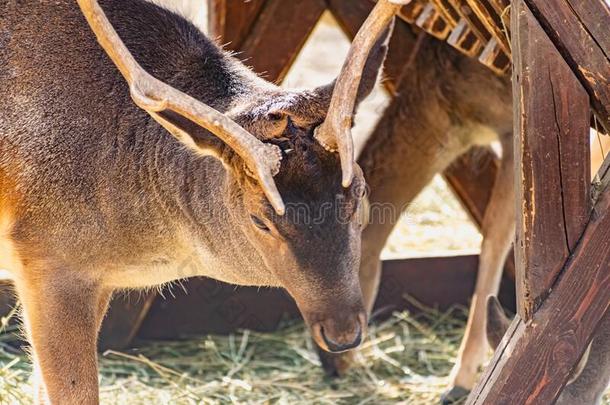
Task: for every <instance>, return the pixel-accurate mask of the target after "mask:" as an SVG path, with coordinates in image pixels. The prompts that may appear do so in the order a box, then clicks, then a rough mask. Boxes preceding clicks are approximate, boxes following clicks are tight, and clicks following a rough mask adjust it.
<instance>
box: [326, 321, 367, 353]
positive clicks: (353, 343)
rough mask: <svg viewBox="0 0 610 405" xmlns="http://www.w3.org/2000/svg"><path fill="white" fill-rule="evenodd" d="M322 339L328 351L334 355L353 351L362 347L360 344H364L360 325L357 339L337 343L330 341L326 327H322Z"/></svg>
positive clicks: (356, 335)
mask: <svg viewBox="0 0 610 405" xmlns="http://www.w3.org/2000/svg"><path fill="white" fill-rule="evenodd" d="M322 339H324V343H326V346H327V347H328V351H330V352H332V353H340V352H344V351H346V350H349V349H353V348H355V347H358V346H359V345H360V343H361V342H362V330H361V328H360V325H358V326H357V331H356V334H355V337H353V338H350V339H349V340H345V341H343V342H335V341H334V340H332V339H329V338H328V336H326V333H325V331H324V327H322ZM342 340H343V339H342Z"/></svg>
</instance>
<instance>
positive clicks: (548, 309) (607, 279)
mask: <svg viewBox="0 0 610 405" xmlns="http://www.w3.org/2000/svg"><path fill="white" fill-rule="evenodd" d="M513 11H516V10H515V8H513ZM515 14H516V13H515ZM513 49H514V48H513ZM603 184H604V185H603V192H602V194H601V196H600V199H599V200H598V202H597V203H596V205H595V208H594V210H593V212H592V215H591V220H590V222H589V224H588V225H587V228H586V230H585V232H584V234H583V236H582V238H581V240H580V241H579V243H578V245H577V247H576V249H575V251H574V254H573V256H572V257H571V259H570V260H569V261H568V262H567V263H566V266H565V268H564V270H563V272H562V276H561V278H560V279H559V281H558V282H557V283H556V284H555V286H554V287H553V291H552V292H551V294H550V295H549V297H548V298H547V299H546V300H545V301H544V302H543V304H542V306H541V307H540V309H539V310H538V311H537V312H536V313H535V314H534V317H533V318H532V319H531V320H530V321H529V322H525V321H523V320H522V319H521V318H520V317H517V318H516V319H515V320H514V321H513V324H512V325H511V328H510V329H509V331H508V332H507V334H506V335H505V337H504V339H503V342H502V344H501V345H500V347H499V348H498V349H497V350H496V353H495V355H494V358H493V360H492V362H491V363H490V365H489V366H488V367H487V369H486V371H485V373H484V374H483V376H482V378H481V380H480V382H479V384H478V386H477V387H476V388H475V389H474V390H473V391H472V393H471V394H470V396H469V398H468V401H467V403H468V404H489V405H502V404H507V405H509V404H540V405H546V404H552V403H554V401H555V400H556V399H557V397H558V395H559V393H560V392H561V389H562V388H563V386H564V385H565V384H566V383H567V381H568V379H569V377H570V374H571V372H572V371H573V369H574V367H575V365H576V363H577V362H578V360H579V359H580V357H581V356H582V354H583V353H584V351H585V349H586V347H587V345H588V344H589V342H590V340H591V338H592V335H593V333H594V331H595V328H596V326H597V325H598V323H599V322H600V321H601V319H602V317H603V316H605V315H604V314H606V313H607V312H608V311H609V310H610V178H608V176H606V178H604V180H603Z"/></svg>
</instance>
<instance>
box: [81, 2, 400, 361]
mask: <svg viewBox="0 0 610 405" xmlns="http://www.w3.org/2000/svg"><path fill="white" fill-rule="evenodd" d="M78 3H79V5H80V7H81V10H82V11H83V14H84V15H85V17H86V18H87V21H88V22H89V25H90V26H91V28H92V29H93V31H94V32H95V34H96V36H97V38H98V41H99V42H100V44H101V45H102V47H103V48H104V49H105V51H106V52H107V54H108V55H109V56H110V58H111V59H112V60H113V62H114V63H115V65H116V66H117V67H118V69H119V70H120V71H121V73H122V74H123V76H124V77H125V79H126V80H127V82H128V83H129V86H130V90H131V95H132V98H133V99H134V101H135V103H136V104H137V105H138V106H140V107H141V108H143V109H144V110H146V111H147V112H148V113H149V114H150V115H151V116H152V117H153V118H154V119H155V120H156V121H158V122H159V123H160V124H161V125H163V127H165V128H166V129H167V130H168V131H169V132H170V133H171V134H172V135H174V136H175V137H176V138H178V139H179V140H180V141H182V142H183V143H184V144H186V145H188V146H189V147H191V148H192V149H194V150H195V151H197V152H198V153H203V154H207V155H213V156H215V157H216V158H218V159H219V160H220V161H221V162H222V163H223V165H224V166H225V168H226V170H227V172H228V174H229V176H228V177H227V178H228V180H227V181H226V182H225V187H224V189H223V190H222V191H219V192H222V193H224V195H225V198H224V205H225V206H226V208H227V212H228V213H229V215H230V217H231V219H230V222H231V223H232V224H233V226H234V227H236V228H238V232H239V234H240V235H241V236H243V237H244V238H245V240H246V241H247V246H246V245H245V246H244V249H250V248H252V249H253V250H254V251H255V254H254V256H257V257H258V258H259V259H260V261H261V262H262V264H263V266H264V267H265V269H266V271H267V272H268V273H269V274H270V279H271V280H273V281H272V282H269V283H270V284H271V283H272V284H277V285H280V286H283V287H285V288H286V289H287V290H288V292H289V293H290V294H291V295H292V296H293V297H294V298H295V300H296V302H297V305H298V307H299V308H300V310H301V312H302V314H303V316H304V318H305V321H306V322H307V324H308V325H309V326H310V328H311V329H312V333H313V336H314V338H315V339H316V342H317V343H318V344H319V345H320V346H321V347H322V348H323V349H325V350H329V351H343V350H347V349H350V348H352V347H355V346H357V345H358V344H359V343H360V341H361V338H362V336H363V334H364V331H365V328H366V314H365V311H364V308H363V304H362V297H361V292H360V287H359V284H358V274H357V273H358V267H359V261H360V236H361V230H362V227H363V226H364V221H363V218H364V215H363V204H362V200H363V198H364V195H365V193H364V190H365V181H364V178H363V175H362V171H361V170H360V169H359V168H358V166H357V165H356V164H355V162H354V156H353V144H352V139H351V134H350V129H351V126H352V117H353V114H354V112H355V108H356V106H357V104H358V102H359V101H360V100H361V99H363V98H364V97H366V95H368V93H369V92H370V91H371V90H372V87H373V85H374V83H375V80H376V77H377V75H378V70H379V69H380V67H381V65H382V62H383V59H384V58H385V54H386V51H387V39H388V37H389V33H390V31H391V29H390V28H388V26H389V24H390V22H391V20H392V18H393V16H394V14H395V13H396V11H397V9H398V8H399V5H400V4H404V3H405V1H403V0H391V1H390V0H381V1H379V2H378V4H377V6H376V7H375V9H374V10H373V12H372V13H371V15H370V17H369V18H368V19H367V21H366V22H365V24H364V25H363V27H362V29H361V31H360V33H359V34H358V35H357V37H356V39H355V41H354V43H353V45H352V48H351V50H350V53H349V56H348V58H347V60H346V62H345V65H344V67H343V69H342V72H341V74H340V75H339V77H338V79H337V80H336V81H335V82H333V83H331V84H329V85H326V86H322V87H320V88H317V89H314V90H312V91H285V90H281V89H279V88H277V87H275V86H272V85H268V84H266V85H258V86H255V87H253V93H252V94H249V95H248V96H247V97H242V98H239V97H238V98H236V99H235V100H232V102H231V105H230V106H229V107H228V108H227V109H226V111H225V112H224V113H220V112H219V111H217V110H215V109H213V108H212V107H210V106H208V105H206V104H204V103H202V102H200V101H198V100H196V99H194V98H192V97H190V96H188V95H186V94H185V93H182V92H180V91H179V90H177V89H175V88H173V87H171V86H168V85H167V84H165V83H163V82H161V81H159V80H157V79H156V78H154V77H153V76H151V75H150V74H148V73H147V72H146V71H145V70H144V69H142V67H140V66H139V65H138V63H137V62H136V60H135V59H134V58H133V56H132V55H131V54H130V52H129V50H128V49H127V47H126V46H125V45H124V44H123V42H122V41H121V39H120V38H119V36H118V35H117V33H116V32H115V31H114V29H113V27H112V26H111V24H110V23H109V21H108V20H107V18H106V16H105V15H104V12H103V11H102V9H101V8H100V7H99V5H98V4H97V1H95V0H78ZM337 152H338V153H337ZM256 278H257V279H259V280H260V277H256ZM248 282H250V281H248ZM252 283H254V284H256V283H257V281H252Z"/></svg>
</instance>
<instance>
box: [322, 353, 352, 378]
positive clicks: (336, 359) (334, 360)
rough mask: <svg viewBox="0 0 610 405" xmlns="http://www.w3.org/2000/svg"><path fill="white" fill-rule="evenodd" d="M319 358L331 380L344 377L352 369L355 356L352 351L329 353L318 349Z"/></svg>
mask: <svg viewBox="0 0 610 405" xmlns="http://www.w3.org/2000/svg"><path fill="white" fill-rule="evenodd" d="M318 357H319V358H320V363H322V368H323V369H324V372H325V373H326V375H327V376H329V377H331V378H339V377H343V376H344V375H345V374H346V373H347V372H348V371H349V369H350V367H351V365H352V362H353V358H354V354H353V352H352V351H347V352H343V353H329V352H327V351H324V350H322V349H320V348H319V347H318Z"/></svg>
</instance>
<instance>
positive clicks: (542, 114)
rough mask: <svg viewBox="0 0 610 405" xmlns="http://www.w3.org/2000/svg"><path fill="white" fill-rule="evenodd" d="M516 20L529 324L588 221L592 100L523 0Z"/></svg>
mask: <svg viewBox="0 0 610 405" xmlns="http://www.w3.org/2000/svg"><path fill="white" fill-rule="evenodd" d="M512 16H513V19H512V21H513V29H512V32H513V50H514V55H513V57H514V68H513V96H514V97H515V117H514V125H515V130H514V133H515V160H516V166H517V176H516V178H515V183H516V197H517V209H516V212H517V232H516V246H517V248H516V264H517V267H516V273H517V301H518V308H519V314H520V315H521V317H522V318H523V319H525V320H528V319H530V318H531V316H532V314H533V312H534V311H535V310H536V307H537V306H538V304H539V303H540V302H541V301H542V300H543V299H544V298H545V297H546V294H547V293H548V291H549V289H550V288H551V286H552V285H553V283H554V282H555V280H556V278H557V276H558V274H559V272H560V270H561V268H562V267H563V265H564V263H565V261H566V259H567V258H568V256H569V255H570V253H571V252H572V250H573V249H574V247H575V246H576V242H577V241H578V239H579V238H580V235H581V234H582V231H583V229H584V226H585V224H586V221H587V219H588V217H589V213H590V190H589V187H590V181H589V178H590V150H589V142H588V141H589V98H588V96H587V93H586V92H585V90H584V89H583V88H582V86H581V85H580V83H579V82H578V79H577V78H576V77H575V76H574V74H573V73H572V71H571V69H570V67H569V66H568V65H567V64H566V63H565V62H564V60H563V58H562V57H561V55H560V54H559V52H558V51H557V50H556V49H555V47H554V46H553V44H552V42H551V41H550V40H549V39H548V37H547V36H546V34H545V33H544V31H543V30H542V28H541V27H540V25H539V24H538V23H537V21H536V19H535V18H534V16H533V15H532V14H531V12H530V11H529V9H528V8H527V6H526V5H525V4H524V3H523V1H521V0H516V1H514V2H513V6H512Z"/></svg>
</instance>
